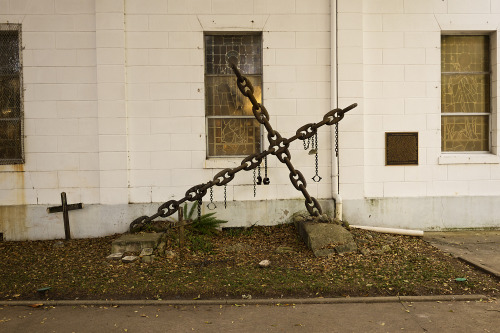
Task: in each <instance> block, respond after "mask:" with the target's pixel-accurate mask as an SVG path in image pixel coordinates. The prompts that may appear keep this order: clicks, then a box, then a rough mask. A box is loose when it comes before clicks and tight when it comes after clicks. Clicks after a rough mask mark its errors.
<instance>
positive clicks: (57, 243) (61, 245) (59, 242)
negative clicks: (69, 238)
mask: <svg viewBox="0 0 500 333" xmlns="http://www.w3.org/2000/svg"><path fill="white" fill-rule="evenodd" d="M54 247H64V242H63V241H57V242H55V243H54Z"/></svg>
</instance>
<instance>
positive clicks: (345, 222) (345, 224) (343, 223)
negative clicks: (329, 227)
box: [341, 220, 351, 230]
mask: <svg viewBox="0 0 500 333" xmlns="http://www.w3.org/2000/svg"><path fill="white" fill-rule="evenodd" d="M341 225H342V226H343V227H344V228H346V229H347V230H351V226H350V225H349V222H347V221H346V220H345V221H342V223H341Z"/></svg>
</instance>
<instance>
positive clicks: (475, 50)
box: [441, 35, 491, 152]
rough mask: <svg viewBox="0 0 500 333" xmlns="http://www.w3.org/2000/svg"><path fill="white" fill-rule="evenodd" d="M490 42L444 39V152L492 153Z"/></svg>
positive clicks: (483, 38)
mask: <svg viewBox="0 0 500 333" xmlns="http://www.w3.org/2000/svg"><path fill="white" fill-rule="evenodd" d="M490 89H491V64H490V38H489V36H487V35H480V36H470V35H446V36H441V150H442V151H444V152H471V151H475V152H487V151H489V150H490V115H491V93H490Z"/></svg>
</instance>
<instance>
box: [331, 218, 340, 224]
mask: <svg viewBox="0 0 500 333" xmlns="http://www.w3.org/2000/svg"><path fill="white" fill-rule="evenodd" d="M332 222H333V223H334V224H337V225H342V221H341V220H339V219H337V218H334V219H333V220H332Z"/></svg>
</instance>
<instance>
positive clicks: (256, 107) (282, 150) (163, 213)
mask: <svg viewBox="0 0 500 333" xmlns="http://www.w3.org/2000/svg"><path fill="white" fill-rule="evenodd" d="M229 66H230V67H231V68H232V70H233V72H234V74H235V75H236V77H237V80H236V84H237V86H238V89H239V90H240V92H241V93H242V94H243V95H244V96H246V97H247V98H248V99H249V100H250V102H251V103H252V112H253V115H254V116H255V119H256V120H257V121H258V122H259V123H260V124H262V125H264V127H265V128H266V130H267V140H268V142H269V148H268V149H266V150H264V151H263V152H261V153H255V154H252V155H249V156H247V157H245V158H244V159H243V160H242V161H241V164H240V166H238V167H235V168H227V169H224V170H222V171H220V172H218V173H217V174H216V175H215V176H214V177H213V179H212V180H211V181H209V182H207V183H203V184H199V185H196V186H193V187H191V188H190V189H189V190H187V191H186V194H185V196H184V198H182V199H180V200H169V201H167V202H165V203H163V204H162V205H161V206H160V207H159V208H158V211H157V213H155V214H153V215H151V216H146V215H145V216H141V217H139V218H137V219H135V220H134V221H132V223H130V231H134V230H137V229H138V228H140V227H141V226H142V225H144V224H146V223H149V222H151V221H153V220H154V219H156V218H157V217H164V218H165V217H168V216H170V215H172V214H174V213H175V212H177V211H178V210H179V207H180V205H181V204H183V203H184V202H186V201H201V199H202V198H203V197H204V196H205V194H207V190H208V189H210V188H211V187H213V186H214V185H217V186H223V185H226V184H227V183H229V182H230V181H231V180H233V179H234V175H235V174H236V173H237V172H240V171H241V170H245V171H250V170H253V169H255V168H257V167H258V166H259V165H260V164H261V162H262V159H263V158H265V157H266V156H267V155H274V156H276V157H277V158H278V160H279V161H280V162H281V163H284V164H286V166H287V167H288V170H290V182H291V183H292V185H293V186H294V187H295V189H297V190H298V191H301V192H302V194H303V195H304V197H305V199H306V200H305V205H306V209H307V211H308V212H309V214H310V215H312V216H318V215H321V214H322V210H321V205H320V204H319V202H318V201H317V200H316V199H315V198H314V197H311V196H310V195H309V192H307V189H306V187H307V183H306V180H305V178H304V176H303V175H302V173H301V172H300V171H299V170H297V169H295V168H294V166H293V164H292V162H291V159H292V156H291V154H290V151H289V150H288V147H289V146H290V143H292V142H293V141H295V140H297V139H299V140H306V139H308V138H310V137H312V136H313V135H315V134H316V133H317V131H318V128H319V127H321V126H323V125H328V126H331V125H334V124H337V123H338V122H339V121H341V120H342V119H343V118H344V114H345V113H346V112H347V111H349V110H352V109H354V108H355V107H356V106H357V104H356V103H354V104H351V105H349V106H348V107H346V108H344V109H334V110H332V111H330V112H328V113H326V114H325V115H324V116H323V120H322V121H320V122H319V123H309V124H306V125H304V126H302V127H300V128H299V129H298V130H297V131H296V134H295V135H294V136H292V137H291V138H289V139H287V138H283V137H282V136H281V134H280V133H279V132H278V131H276V130H274V129H273V127H272V126H271V124H270V123H269V113H268V112H267V110H266V108H265V107H264V105H262V104H260V103H259V102H257V99H256V98H255V96H254V88H253V86H252V84H251V83H250V81H249V80H248V79H247V78H246V77H245V76H243V75H242V74H241V72H240V71H239V69H238V67H237V66H236V64H235V63H234V62H231V63H229Z"/></svg>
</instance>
